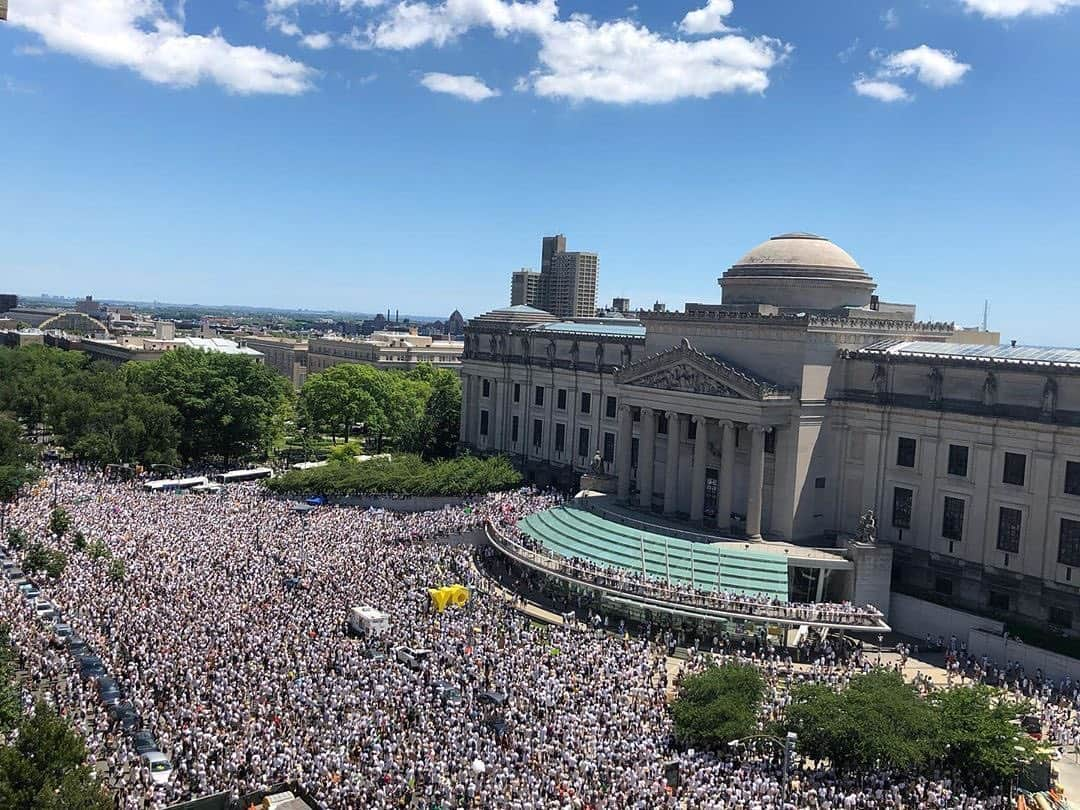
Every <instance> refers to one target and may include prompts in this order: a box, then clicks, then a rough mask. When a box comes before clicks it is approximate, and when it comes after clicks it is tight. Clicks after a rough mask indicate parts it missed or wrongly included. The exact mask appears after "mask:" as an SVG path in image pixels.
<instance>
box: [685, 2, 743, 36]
mask: <svg viewBox="0 0 1080 810" xmlns="http://www.w3.org/2000/svg"><path fill="white" fill-rule="evenodd" d="M734 10H735V4H734V2H732V0H708V2H706V3H705V5H704V6H703V7H702V8H699V9H695V10H693V11H688V12H687V13H686V16H685V17H683V18H682V22H681V23H679V30H680V31H682V32H683V33H684V34H719V33H722V32H724V31H729V30H730V29H729V28H728V27H727V23H725V22H724V17H727V16H729V15H730V14H731V12H732V11H734Z"/></svg>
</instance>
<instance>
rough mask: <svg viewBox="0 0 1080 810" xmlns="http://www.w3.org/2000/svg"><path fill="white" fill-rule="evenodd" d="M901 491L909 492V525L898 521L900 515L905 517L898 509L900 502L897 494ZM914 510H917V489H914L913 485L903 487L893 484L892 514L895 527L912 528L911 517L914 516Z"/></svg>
mask: <svg viewBox="0 0 1080 810" xmlns="http://www.w3.org/2000/svg"><path fill="white" fill-rule="evenodd" d="M900 492H906V493H907V494H908V503H907V525H904V524H902V523H898V522H897V518H898V517H903V516H902V514H901V513H900V512H899V511H898V510H897V505H898V504H897V499H896V496H897V495H898V494H899V493H900ZM914 511H915V490H914V489H912V488H911V487H901V486H896V485H895V484H894V485H893V503H892V515H891V520H892V526H893V528H894V529H910V528H911V517H912V514H913V513H914Z"/></svg>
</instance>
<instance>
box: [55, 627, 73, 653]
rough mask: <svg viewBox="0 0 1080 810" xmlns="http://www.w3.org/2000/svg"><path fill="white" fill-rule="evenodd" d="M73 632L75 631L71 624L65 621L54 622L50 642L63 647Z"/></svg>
mask: <svg viewBox="0 0 1080 810" xmlns="http://www.w3.org/2000/svg"><path fill="white" fill-rule="evenodd" d="M74 633H75V631H74V630H72V629H71V625H70V624H68V623H67V622H60V621H58V622H55V623H54V624H53V637H52V643H53V644H54V645H55V646H57V647H63V646H65V645H66V644H67V643H68V639H70V638H71V637H72V635H73V634H74Z"/></svg>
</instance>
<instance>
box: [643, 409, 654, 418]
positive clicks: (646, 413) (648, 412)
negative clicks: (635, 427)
mask: <svg viewBox="0 0 1080 810" xmlns="http://www.w3.org/2000/svg"><path fill="white" fill-rule="evenodd" d="M653 413H654V411H653V409H652V408H642V409H641V418H642V419H648V418H649V417H650V416H652V415H653Z"/></svg>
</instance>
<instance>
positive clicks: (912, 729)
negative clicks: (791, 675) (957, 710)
mask: <svg viewBox="0 0 1080 810" xmlns="http://www.w3.org/2000/svg"><path fill="white" fill-rule="evenodd" d="M785 725H786V728H787V730H789V731H794V732H796V733H797V734H798V735H799V748H800V749H801V750H802V751H803V753H805V754H808V755H809V756H811V757H813V758H814V759H828V760H829V761H831V762H832V763H833V764H834V765H836V766H838V767H842V768H848V767H861V768H867V769H871V768H878V767H893V768H898V769H901V770H910V769H914V768H917V767H919V766H922V765H925V764H926V763H928V762H931V761H934V760H937V759H939V758H940V754H941V749H940V747H939V745H938V733H937V721H936V718H935V715H934V712H933V711H932V709H931V707H930V706H929V704H927V703H926V701H924V700H923V699H922V698H921V697H920V696H919V694H918V692H917V691H916V690H915V687H914V686H912V685H911V684H908V683H905V682H904V679H903V678H902V677H901V676H900V675H899V674H897V673H896V672H893V671H891V670H884V669H877V670H874V671H873V672H870V673H867V674H865V675H858V676H856V677H854V678H852V679H851V682H850V683H849V685H848V686H847V687H846V688H845V689H843V690H842V691H840V692H834V691H833V690H831V689H829V688H828V687H826V686H823V685H821V684H806V685H803V686H798V687H796V688H795V689H794V690H793V691H792V703H791V705H789V706H788V708H787V710H786V713H785Z"/></svg>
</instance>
